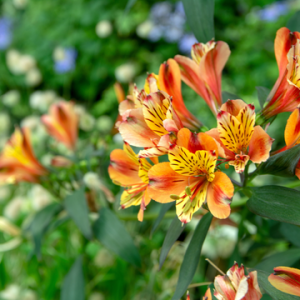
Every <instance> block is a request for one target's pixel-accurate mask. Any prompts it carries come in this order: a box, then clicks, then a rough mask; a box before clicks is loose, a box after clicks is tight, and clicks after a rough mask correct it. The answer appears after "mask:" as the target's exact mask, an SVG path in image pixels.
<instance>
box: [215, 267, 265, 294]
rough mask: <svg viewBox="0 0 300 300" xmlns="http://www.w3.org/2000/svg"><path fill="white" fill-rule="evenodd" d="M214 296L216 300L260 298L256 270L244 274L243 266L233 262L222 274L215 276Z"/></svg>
mask: <svg viewBox="0 0 300 300" xmlns="http://www.w3.org/2000/svg"><path fill="white" fill-rule="evenodd" d="M214 286H215V289H216V291H215V292H214V296H215V297H216V298H217V299H218V300H237V299H241V300H259V299H261V298H262V294H261V291H260V289H259V286H258V282H257V272H256V271H253V272H250V273H249V275H245V270H244V266H241V267H240V268H239V266H238V264H237V263H235V264H234V265H233V266H232V267H231V268H230V269H229V270H228V271H227V274H226V275H224V276H221V275H219V276H217V277H216V278H215V282H214Z"/></svg>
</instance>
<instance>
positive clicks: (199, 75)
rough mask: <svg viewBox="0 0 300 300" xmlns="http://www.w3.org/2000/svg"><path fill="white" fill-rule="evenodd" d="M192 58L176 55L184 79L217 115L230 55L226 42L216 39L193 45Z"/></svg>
mask: <svg viewBox="0 0 300 300" xmlns="http://www.w3.org/2000/svg"><path fill="white" fill-rule="evenodd" d="M191 54H192V59H190V58H188V57H185V56H182V55H176V56H175V60H176V61H177V63H178V64H179V66H180V70H181V77H182V80H183V81H184V82H185V83H186V84H187V85H188V86H189V87H191V88H192V89H193V90H194V91H195V92H196V93H197V94H199V95H200V96H201V97H202V98H203V99H204V101H205V102H206V103H207V105H208V106H209V108H210V109H211V111H212V112H213V113H214V114H215V115H217V111H218V109H219V108H220V106H221V105H222V91H221V79H222V71H223V68H224V66H225V64H226V62H227V60H228V58H229V56H230V50H229V47H228V45H227V44H226V43H225V42H222V41H218V42H215V41H214V40H211V41H209V42H208V43H206V44H202V43H197V44H195V45H194V46H193V47H192V51H191Z"/></svg>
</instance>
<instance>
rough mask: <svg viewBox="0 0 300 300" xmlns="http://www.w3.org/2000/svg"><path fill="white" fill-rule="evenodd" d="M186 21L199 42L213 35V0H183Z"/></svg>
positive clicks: (205, 40)
mask: <svg viewBox="0 0 300 300" xmlns="http://www.w3.org/2000/svg"><path fill="white" fill-rule="evenodd" d="M182 3H183V7H184V11H185V14H186V19H187V22H188V24H189V26H190V28H191V30H192V32H193V34H194V35H195V37H196V39H197V40H198V42H200V43H206V42H208V41H210V40H211V39H213V38H214V37H215V29H214V6H215V3H214V0H210V1H207V0H183V1H182Z"/></svg>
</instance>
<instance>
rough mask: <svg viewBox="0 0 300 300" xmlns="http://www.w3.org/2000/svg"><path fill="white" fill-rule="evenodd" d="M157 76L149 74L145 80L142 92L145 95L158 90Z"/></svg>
mask: <svg viewBox="0 0 300 300" xmlns="http://www.w3.org/2000/svg"><path fill="white" fill-rule="evenodd" d="M159 89H160V88H159V82H158V75H156V74H154V73H151V74H149V75H148V76H147V78H146V80H145V85H144V90H145V92H146V94H150V93H155V92H157V91H158V90H159Z"/></svg>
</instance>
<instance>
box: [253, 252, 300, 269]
mask: <svg viewBox="0 0 300 300" xmlns="http://www.w3.org/2000/svg"><path fill="white" fill-rule="evenodd" d="M299 260H300V251H299V249H289V250H286V251H283V252H279V253H275V254H273V255H270V256H268V257H266V258H265V259H263V260H262V261H261V262H260V263H259V264H258V265H256V266H255V267H254V269H255V270H261V271H265V272H269V273H272V272H273V269H274V268H275V267H278V263H279V264H280V265H282V266H286V267H291V266H292V265H293V264H295V263H296V262H297V261H299Z"/></svg>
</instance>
